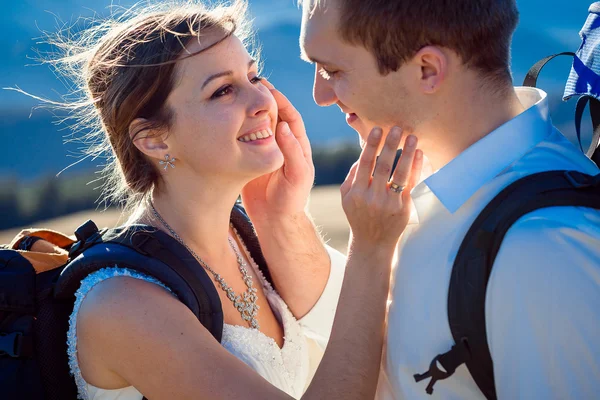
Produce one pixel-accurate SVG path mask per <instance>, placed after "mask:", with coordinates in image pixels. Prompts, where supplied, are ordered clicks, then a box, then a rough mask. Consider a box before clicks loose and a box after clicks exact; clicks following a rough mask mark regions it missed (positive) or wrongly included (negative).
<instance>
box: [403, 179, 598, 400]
mask: <svg viewBox="0 0 600 400" xmlns="http://www.w3.org/2000/svg"><path fill="white" fill-rule="evenodd" d="M555 206H573V207H590V208H595V209H600V174H599V175H597V176H590V175H586V174H583V173H580V172H575V171H548V172H541V173H537V174H533V175H530V176H526V177H524V178H521V179H520V180H518V181H516V182H514V183H512V184H511V185H509V186H508V187H507V188H505V189H504V190H502V191H501V192H500V193H499V194H498V195H497V196H496V197H495V198H494V199H493V200H492V201H491V202H490V203H489V204H488V205H487V206H486V207H485V208H484V209H483V211H482V212H481V213H480V214H479V216H478V217H477V218H476V219H475V222H473V224H472V225H471V228H470V229H469V231H468V232H467V234H466V235H465V238H464V239H463V242H462V244H461V246H460V248H459V250H458V254H457V256H456V259H455V261H454V266H453V269H452V275H451V278H450V287H449V291H448V320H449V324H450V330H451V331H452V337H453V339H454V342H455V343H456V344H455V345H454V346H453V347H452V349H451V350H450V351H448V352H447V353H444V354H440V355H438V356H436V357H435V358H434V360H433V361H432V363H431V365H430V369H429V371H427V372H426V373H425V374H421V375H415V379H416V380H417V381H420V380H422V379H426V378H428V377H431V378H432V379H431V381H430V383H429V386H428V388H427V389H428V392H432V391H433V385H434V384H435V381H437V380H441V379H446V378H448V377H449V376H451V375H452V374H453V373H454V371H455V370H456V368H457V367H458V366H459V365H461V364H463V363H466V365H467V368H468V369H469V372H470V373H471V376H472V377H473V379H474V380H475V382H476V383H477V386H479V388H480V389H481V391H482V392H483V394H484V395H485V396H486V398H488V399H496V390H495V385H494V370H493V364H492V358H491V355H490V350H489V348H488V344H487V334H486V321H485V299H486V292H487V284H488V280H489V277H490V274H491V271H492V267H493V264H494V260H495V258H496V255H497V254H498V251H499V250H500V246H501V245H502V241H503V239H504V237H505V235H506V233H507V232H508V230H509V229H510V228H511V226H512V225H513V224H514V223H515V222H516V221H517V220H518V219H520V218H521V217H522V216H524V215H525V214H528V213H530V212H532V211H535V210H538V209H541V208H546V207H555ZM437 362H439V363H440V364H441V365H442V366H443V368H444V371H442V370H440V369H439V368H438V367H437Z"/></svg>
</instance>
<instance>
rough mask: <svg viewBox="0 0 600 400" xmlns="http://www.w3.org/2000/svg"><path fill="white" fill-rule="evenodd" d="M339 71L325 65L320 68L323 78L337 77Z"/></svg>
mask: <svg viewBox="0 0 600 400" xmlns="http://www.w3.org/2000/svg"><path fill="white" fill-rule="evenodd" d="M337 73H338V71H330V70H327V69H325V68H323V67H321V69H320V70H319V74H321V76H322V77H323V79H327V80H329V79H331V78H333V77H335V75H336V74H337Z"/></svg>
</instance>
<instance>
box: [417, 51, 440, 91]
mask: <svg viewBox="0 0 600 400" xmlns="http://www.w3.org/2000/svg"><path fill="white" fill-rule="evenodd" d="M413 60H414V61H415V62H416V63H417V65H419V66H420V67H421V78H420V82H419V86H420V87H421V90H422V91H423V93H426V94H432V93H435V92H436V91H437V90H438V89H439V88H440V86H441V84H442V83H443V82H444V80H445V79H446V76H447V74H448V62H449V60H448V55H447V54H446V53H445V52H444V51H443V50H442V49H440V48H439V47H437V46H425V47H423V48H422V49H421V50H419V51H418V52H417V54H415V56H414V58H413Z"/></svg>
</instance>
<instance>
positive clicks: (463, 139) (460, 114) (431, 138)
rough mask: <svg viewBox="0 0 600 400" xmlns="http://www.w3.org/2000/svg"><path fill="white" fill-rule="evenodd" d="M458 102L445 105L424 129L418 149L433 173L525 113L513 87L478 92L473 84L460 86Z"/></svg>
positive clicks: (452, 101) (476, 85)
mask: <svg viewBox="0 0 600 400" xmlns="http://www.w3.org/2000/svg"><path fill="white" fill-rule="evenodd" d="M460 87H461V89H460V91H458V90H455V91H453V93H461V94H462V95H461V96H459V97H458V98H453V99H452V100H451V101H446V102H444V103H445V104H447V105H448V106H447V107H444V110H443V111H442V112H440V114H439V115H438V116H437V117H436V118H435V119H432V120H431V121H430V122H429V123H428V124H427V125H429V126H428V127H423V128H424V129H423V132H426V134H424V135H423V136H424V139H425V140H423V141H421V147H422V148H423V151H424V152H425V154H426V155H427V157H428V158H429V160H430V162H431V164H432V167H433V170H434V171H437V170H439V169H440V168H442V167H444V166H445V165H446V164H448V163H449V162H450V161H452V160H453V159H454V158H456V157H458V156H459V155H460V154H461V153H462V152H463V151H465V150H466V149H467V148H469V147H470V146H471V145H473V144H474V143H475V142H477V141H479V140H480V139H482V138H484V137H485V136H487V135H488V134H490V133H491V132H493V131H494V130H496V129H497V128H499V127H500V126H501V125H503V124H505V123H506V122H508V121H510V120H511V119H513V118H515V117H516V116H517V115H519V114H520V113H522V112H523V111H524V108H523V105H522V104H521V102H520V101H519V99H518V97H517V95H516V93H515V91H514V90H513V89H512V87H510V88H508V89H507V90H504V92H503V93H500V92H496V93H493V92H490V91H487V90H485V89H482V88H481V85H480V84H479V83H477V82H475V80H473V81H472V82H471V84H470V85H469V84H465V82H462V83H461V86H460Z"/></svg>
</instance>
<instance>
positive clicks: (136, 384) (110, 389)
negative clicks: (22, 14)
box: [58, 1, 422, 400]
mask: <svg viewBox="0 0 600 400" xmlns="http://www.w3.org/2000/svg"><path fill="white" fill-rule="evenodd" d="M245 6H246V5H245V3H244V2H241V1H238V2H236V3H235V4H233V5H232V6H229V7H218V8H212V9H207V8H205V7H203V6H202V5H200V4H195V3H189V2H185V3H182V4H181V5H173V4H169V5H166V4H165V5H158V6H156V7H149V6H138V8H136V9H134V10H131V11H129V12H127V13H125V14H124V17H123V18H120V19H117V20H113V21H106V22H105V23H104V24H101V25H97V26H95V27H94V28H90V30H88V31H85V32H83V33H82V34H81V36H80V37H79V39H78V40H76V41H74V42H73V41H72V42H62V46H63V49H65V50H66V52H67V53H66V54H65V58H64V59H62V60H61V63H62V64H61V63H59V64H58V65H59V66H62V67H63V68H66V69H67V70H68V71H70V72H75V73H76V74H77V75H76V76H75V79H76V82H78V83H79V84H80V88H81V90H82V93H84V94H85V95H86V96H87V100H85V101H84V103H78V104H76V105H75V107H77V112H79V113H80V116H81V117H82V118H83V120H85V121H88V122H89V121H90V120H92V119H96V120H97V121H98V123H99V126H100V129H99V130H98V134H99V135H101V136H102V137H103V138H104V141H105V143H106V144H107V148H106V151H108V154H109V156H110V157H111V159H112V160H114V161H113V164H112V167H113V172H114V174H113V176H112V178H111V179H109V180H108V182H110V183H109V184H110V185H111V186H109V188H108V189H109V191H111V192H112V193H113V194H115V196H117V195H123V194H124V195H126V197H127V199H128V202H129V209H130V210H131V217H130V219H129V223H142V224H147V225H151V226H154V227H156V228H158V229H161V230H164V231H165V232H166V233H168V234H170V235H171V236H173V237H174V238H175V239H176V240H178V241H179V242H180V243H181V244H183V245H184V246H185V247H186V248H187V249H188V251H189V252H190V253H191V254H192V255H193V256H194V257H196V258H197V259H198V261H199V263H200V264H201V265H203V266H204V268H205V269H206V270H207V272H208V273H209V276H211V277H214V278H215V281H217V280H218V281H219V284H216V288H217V291H218V292H219V296H220V299H221V303H222V305H223V312H224V321H225V325H224V328H223V340H222V343H218V342H217V341H215V340H214V338H213V337H212V336H211V335H210V333H209V332H208V331H207V330H206V329H205V328H204V327H203V326H202V325H201V324H200V322H199V321H198V320H197V319H196V318H195V317H194V315H193V314H192V313H191V312H190V311H189V310H188V309H187V308H186V307H185V306H184V305H183V304H182V303H181V302H179V301H178V300H177V298H176V297H175V296H174V295H173V294H172V293H171V291H170V289H169V288H168V287H166V286H165V285H164V284H162V283H161V282H158V281H156V280H155V279H153V278H151V277H149V276H145V275H142V274H139V273H135V272H133V271H128V270H127V269H125V268H122V267H120V266H119V265H116V266H114V265H113V266H107V268H105V269H102V270H100V271H98V272H95V273H93V274H91V275H89V276H87V277H86V278H85V279H84V280H83V281H82V282H81V287H80V288H79V290H78V293H77V302H76V304H75V309H74V312H73V315H72V316H71V320H70V328H69V335H70V340H69V357H70V366H71V371H72V373H73V375H74V377H75V380H76V383H77V386H78V391H79V396H80V398H82V399H102V400H108V399H120V400H133V399H141V398H142V397H143V396H146V397H147V398H150V399H198V398H205V399H241V398H248V399H284V398H290V397H292V398H303V399H312V398H331V399H342V398H343V399H366V398H372V397H373V395H374V392H375V387H376V383H377V376H378V369H379V363H380V354H381V346H382V340H383V321H384V315H385V303H386V299H387V293H388V286H389V273H390V271H389V269H390V265H391V259H392V256H393V252H394V249H395V245H396V242H397V240H398V238H399V236H400V234H401V233H402V231H403V230H404V227H405V226H406V223H407V221H408V216H409V201H410V200H409V199H410V196H409V192H410V189H411V187H412V186H414V183H415V179H416V178H415V177H416V176H418V174H419V170H420V168H421V167H420V165H421V159H422V155H421V153H420V151H419V150H416V148H415V147H414V146H413V147H406V148H405V150H404V152H403V155H402V159H401V160H400V162H399V164H398V168H397V170H396V171H395V172H394V176H393V180H394V182H396V183H401V184H404V185H406V190H405V191H404V192H402V193H400V192H399V191H398V190H390V183H389V182H388V178H389V171H385V168H383V167H379V166H377V165H376V162H375V160H376V157H377V156H379V159H380V160H383V161H384V163H383V164H386V163H387V164H388V165H391V164H392V162H393V159H394V155H395V152H396V149H397V148H398V147H399V145H400V140H401V138H400V136H401V132H399V131H398V130H397V129H394V130H392V132H391V133H390V135H388V138H387V139H386V141H385V143H383V142H382V136H383V135H382V132H381V130H379V129H374V130H373V132H372V134H371V136H370V138H369V140H368V141H367V143H366V145H365V147H364V149H363V152H362V155H361V158H360V160H359V161H358V162H357V164H355V166H354V167H353V168H352V170H351V171H350V174H349V175H348V177H347V179H346V181H345V183H344V184H343V185H342V187H341V192H342V202H343V206H344V210H345V212H346V214H347V216H348V219H349V223H350V226H351V240H350V244H349V253H348V254H349V257H348V259H347V260H346V259H345V257H343V256H342V255H341V254H339V253H337V252H335V251H334V250H332V249H331V248H328V247H327V246H325V245H324V244H323V243H322V241H321V239H320V237H319V236H318V234H317V233H316V231H315V228H314V226H313V224H312V222H311V220H310V218H309V217H308V216H307V214H306V213H305V208H306V203H307V200H308V195H309V193H310V189H311V187H312V183H313V179H314V168H313V165H312V159H311V150H310V145H309V143H308V139H307V137H306V132H305V130H304V125H303V122H302V119H301V117H300V115H299V114H298V113H297V111H296V110H295V109H294V108H293V106H292V105H291V104H290V103H289V102H288V100H287V99H286V98H285V97H284V96H283V95H282V94H281V93H280V92H279V91H277V90H276V89H275V88H274V87H273V86H272V85H271V84H269V83H268V82H267V81H266V80H264V79H263V78H261V77H260V75H259V72H258V65H257V61H256V60H255V59H253V58H252V57H251V56H250V54H249V53H248V51H247V49H246V47H245V45H244V43H245V42H244V39H245V34H246V31H245V30H244V18H243V15H244V13H243V11H244V10H245ZM86 106H87V107H86ZM392 189H396V187H394V188H392ZM240 193H241V194H242V198H243V203H244V205H245V207H246V210H247V212H248V214H249V216H250V217H251V219H252V220H253V222H254V225H255V227H256V230H257V234H258V237H259V241H260V244H261V247H262V249H263V253H264V255H265V258H266V260H267V262H268V264H269V270H270V272H271V275H272V278H273V282H274V284H275V287H276V288H277V291H275V290H274V289H273V288H272V287H271V285H270V284H269V283H268V282H266V281H265V279H264V277H263V276H262V275H261V274H260V272H259V271H258V269H257V268H256V265H255V264H254V262H253V260H252V259H251V257H249V254H248V252H247V251H246V249H245V245H244V243H243V241H241V239H240V238H239V237H238V236H237V234H236V232H235V230H234V229H233V228H231V227H230V225H229V216H230V212H231V209H232V207H233V205H234V203H235V202H236V199H237V198H238V195H239V194H240ZM344 271H345V272H344ZM342 280H343V285H342ZM248 282H250V283H249V284H248ZM340 287H341V294H340ZM222 288H229V289H230V290H232V291H233V292H234V293H235V295H238V294H244V293H245V294H247V295H248V297H247V298H248V299H249V300H248V304H247V305H248V306H249V307H250V308H251V310H252V313H251V314H252V318H250V319H249V320H246V319H244V318H242V315H241V314H240V312H239V311H238V309H237V308H235V307H234V305H233V303H232V301H231V300H230V299H229V297H228V293H227V291H226V290H222ZM338 297H339V305H338ZM336 306H337V312H336ZM334 315H335V321H333V318H334ZM332 323H333V329H332V328H331V325H332ZM330 334H331V336H330ZM328 339H329V344H328V346H327V350H326V351H324V349H325V345H326V343H327V340H328ZM321 358H322V359H321Z"/></svg>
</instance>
